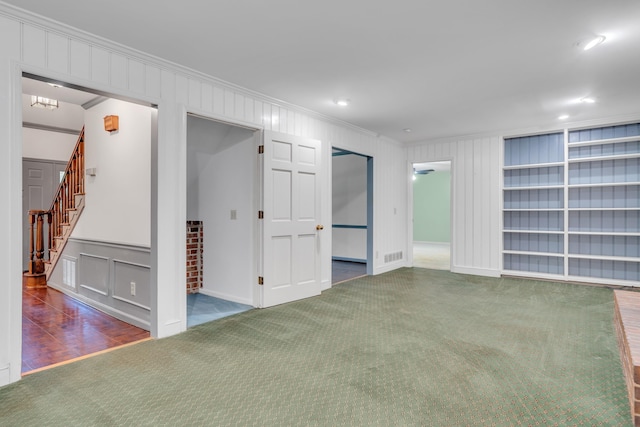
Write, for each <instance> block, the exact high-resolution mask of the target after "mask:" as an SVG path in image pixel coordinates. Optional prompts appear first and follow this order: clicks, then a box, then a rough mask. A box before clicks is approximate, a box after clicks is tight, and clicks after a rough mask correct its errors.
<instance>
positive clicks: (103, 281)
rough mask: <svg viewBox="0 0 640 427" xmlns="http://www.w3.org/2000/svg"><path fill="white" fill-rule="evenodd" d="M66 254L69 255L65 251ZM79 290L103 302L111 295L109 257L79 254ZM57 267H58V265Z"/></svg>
mask: <svg viewBox="0 0 640 427" xmlns="http://www.w3.org/2000/svg"><path fill="white" fill-rule="evenodd" d="M65 256H67V257H68V256H69V255H68V252H67V251H65ZM78 263H79V266H80V268H79V273H78V276H79V277H78V278H77V280H78V283H79V285H80V286H79V288H78V291H79V292H80V293H81V294H83V295H85V296H87V297H89V298H93V299H95V300H97V301H100V302H102V303H107V299H108V296H109V258H108V257H104V256H98V255H93V254H90V253H82V252H80V254H79V256H78ZM56 269H57V267H56Z"/></svg>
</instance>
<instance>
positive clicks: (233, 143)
mask: <svg viewBox="0 0 640 427" xmlns="http://www.w3.org/2000/svg"><path fill="white" fill-rule="evenodd" d="M188 124H189V127H188V136H187V139H188V142H187V144H188V146H187V159H188V160H187V162H188V164H187V170H188V172H187V182H188V186H187V218H188V219H189V220H199V221H202V222H203V230H204V243H203V245H204V252H203V270H204V271H203V274H204V277H203V288H202V289H201V292H202V293H204V294H207V295H211V296H215V297H218V298H223V299H226V300H230V301H235V302H239V303H242V304H249V305H253V304H254V300H253V285H254V284H255V282H256V280H257V267H256V264H255V251H256V240H255V224H256V219H257V211H258V209H257V206H256V182H257V158H258V155H257V148H256V147H257V144H256V140H255V136H254V134H253V132H252V131H250V130H247V129H242V128H238V127H233V126H228V125H225V124H220V123H216V122H212V121H209V120H203V119H195V118H191V117H189V120H188ZM232 210H234V211H235V214H236V218H235V219H231V211H232Z"/></svg>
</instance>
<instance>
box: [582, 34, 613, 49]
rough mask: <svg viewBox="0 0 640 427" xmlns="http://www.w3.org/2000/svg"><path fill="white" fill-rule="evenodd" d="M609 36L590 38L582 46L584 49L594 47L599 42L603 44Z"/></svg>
mask: <svg viewBox="0 0 640 427" xmlns="http://www.w3.org/2000/svg"><path fill="white" fill-rule="evenodd" d="M606 39H607V38H606V37H605V36H596V37H594V38H592V39H590V40H586V41H585V42H584V47H583V48H582V50H589V49H593V48H594V47H596V46H598V45H599V44H602V43H603V42H604V41H605V40H606ZM580 45H581V46H582V45H583V43H580Z"/></svg>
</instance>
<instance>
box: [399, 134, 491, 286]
mask: <svg viewBox="0 0 640 427" xmlns="http://www.w3.org/2000/svg"><path fill="white" fill-rule="evenodd" d="M501 141H502V138H501V137H499V136H494V137H485V138H471V139H465V140H461V141H434V142H429V143H424V144H416V145H414V146H412V147H409V148H408V164H407V166H406V167H407V170H410V168H411V164H412V163H419V162H430V161H440V160H451V161H452V162H451V180H452V190H451V198H452V200H453V202H452V212H451V215H452V220H451V228H452V236H451V255H452V260H451V261H452V262H451V265H452V267H451V270H452V271H453V272H457V273H469V274H477V275H485V276H498V275H500V240H499V239H500V227H501V221H500V215H501V210H500V153H501V151H500V144H501ZM410 185H411V184H409V186H410Z"/></svg>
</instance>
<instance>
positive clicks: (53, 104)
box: [31, 95, 59, 110]
mask: <svg viewBox="0 0 640 427" xmlns="http://www.w3.org/2000/svg"><path fill="white" fill-rule="evenodd" d="M31 106H32V107H37V108H48V109H50V110H55V109H56V108H58V107H59V105H58V101H57V100H55V99H49V98H45V97H42V96H36V95H32V96H31Z"/></svg>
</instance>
